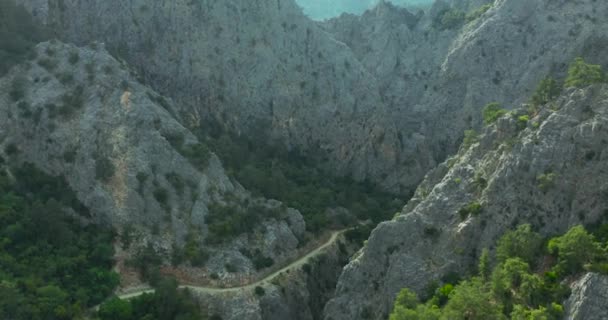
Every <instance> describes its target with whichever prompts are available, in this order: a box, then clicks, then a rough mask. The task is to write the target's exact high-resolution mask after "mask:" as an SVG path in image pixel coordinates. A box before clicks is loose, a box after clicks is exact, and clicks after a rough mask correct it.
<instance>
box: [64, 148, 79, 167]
mask: <svg viewBox="0 0 608 320" xmlns="http://www.w3.org/2000/svg"><path fill="white" fill-rule="evenodd" d="M76 155H77V151H76V149H74V148H70V149H68V150H66V151H65V152H63V160H65V162H67V163H74V161H76Z"/></svg>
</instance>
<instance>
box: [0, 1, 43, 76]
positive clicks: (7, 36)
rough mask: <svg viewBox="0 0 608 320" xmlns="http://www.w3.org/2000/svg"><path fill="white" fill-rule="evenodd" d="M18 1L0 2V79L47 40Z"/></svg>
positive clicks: (41, 28) (35, 21)
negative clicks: (36, 46) (38, 44)
mask: <svg viewBox="0 0 608 320" xmlns="http://www.w3.org/2000/svg"><path fill="white" fill-rule="evenodd" d="M18 3H19V1H17V2H16V1H13V0H2V1H0V21H2V23H0V77H1V76H4V75H5V74H6V73H7V72H8V71H9V70H10V68H12V67H13V66H15V65H17V64H19V63H21V62H23V61H25V59H27V58H28V56H30V55H31V54H32V53H34V52H35V51H34V46H35V45H36V44H37V43H39V42H42V41H44V40H46V39H47V38H48V34H49V33H48V32H47V31H46V30H45V29H44V27H43V26H42V25H41V24H40V23H38V21H37V20H36V19H34V18H33V17H32V16H31V14H30V13H29V12H28V11H27V10H26V9H25V8H24V7H23V6H21V5H17V4H18Z"/></svg>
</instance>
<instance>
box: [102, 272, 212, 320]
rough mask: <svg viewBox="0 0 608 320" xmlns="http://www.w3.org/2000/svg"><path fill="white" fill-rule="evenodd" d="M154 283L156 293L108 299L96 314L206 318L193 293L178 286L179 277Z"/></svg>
mask: <svg viewBox="0 0 608 320" xmlns="http://www.w3.org/2000/svg"><path fill="white" fill-rule="evenodd" d="M153 286H154V289H155V291H154V293H149V294H143V295H140V296H137V297H134V298H131V299H128V300H120V301H117V299H112V300H109V301H107V302H106V303H104V304H103V305H101V306H100V308H99V312H98V313H97V314H96V316H97V317H98V318H99V319H100V320H148V319H150V320H152V319H180V320H195V319H207V317H206V316H204V315H203V314H201V306H200V305H199V303H198V302H197V300H196V299H195V298H194V297H193V295H192V293H191V292H190V291H189V290H186V289H179V288H178V283H177V280H175V279H172V278H159V279H158V280H157V281H156V283H155V284H154V285H153ZM107 304H110V306H108V305H107ZM103 311H111V312H109V313H107V312H103ZM212 318H213V317H211V318H210V319H212ZM220 319H221V317H220Z"/></svg>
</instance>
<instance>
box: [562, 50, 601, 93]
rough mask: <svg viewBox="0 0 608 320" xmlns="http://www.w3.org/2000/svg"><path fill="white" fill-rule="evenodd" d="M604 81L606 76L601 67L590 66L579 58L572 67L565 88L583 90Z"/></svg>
mask: <svg viewBox="0 0 608 320" xmlns="http://www.w3.org/2000/svg"><path fill="white" fill-rule="evenodd" d="M604 81H605V76H604V72H603V71H602V67H601V66H600V65H595V64H588V63H586V62H585V60H583V58H580V57H579V58H576V59H575V60H574V62H573V63H572V64H571V65H570V69H568V77H567V78H566V82H565V84H564V86H565V87H566V88H569V87H576V88H581V87H585V86H588V85H591V84H594V83H600V82H604Z"/></svg>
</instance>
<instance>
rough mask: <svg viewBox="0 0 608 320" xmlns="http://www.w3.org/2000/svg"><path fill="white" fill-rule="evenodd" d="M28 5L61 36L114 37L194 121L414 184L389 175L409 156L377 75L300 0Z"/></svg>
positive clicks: (349, 170)
mask: <svg viewBox="0 0 608 320" xmlns="http://www.w3.org/2000/svg"><path fill="white" fill-rule="evenodd" d="M27 5H28V7H29V8H30V9H31V10H32V12H34V14H36V15H37V16H38V17H39V18H40V19H41V20H43V21H46V22H47V23H48V25H50V26H53V28H54V29H55V30H56V32H57V34H58V35H59V36H60V37H61V38H63V39H66V40H69V41H71V42H76V43H78V44H86V43H88V42H90V41H91V40H93V39H96V40H99V41H103V42H105V43H106V45H107V46H108V48H109V49H111V51H112V52H113V53H115V54H116V55H118V56H120V57H123V58H124V59H125V60H126V61H128V62H129V63H130V65H132V66H134V67H135V68H136V69H137V70H139V71H140V73H141V74H142V77H143V79H145V81H146V82H147V83H150V84H151V85H152V86H153V87H154V88H155V89H156V90H157V91H159V92H161V93H163V94H166V95H168V96H170V97H172V98H174V99H175V100H176V101H179V102H180V103H181V108H180V114H181V115H182V116H183V119H184V123H186V124H188V126H197V125H199V124H200V123H205V122H209V121H219V122H220V123H221V124H222V125H223V126H224V127H227V128H230V129H231V130H232V131H233V132H236V133H243V134H247V135H248V136H250V137H253V138H254V141H256V142H257V143H262V141H260V139H265V138H263V137H266V135H269V136H270V137H271V139H272V141H275V142H277V143H281V144H283V145H284V146H285V147H286V148H287V149H290V150H293V149H298V150H301V151H306V152H307V153H308V154H309V155H311V156H314V155H316V156H319V159H320V160H321V159H328V160H329V161H328V162H321V161H320V163H328V165H327V166H326V167H328V168H331V169H334V170H336V172H337V173H338V174H352V175H353V176H355V177H356V178H358V179H360V180H363V179H372V180H375V181H377V182H382V181H384V184H385V185H387V186H388V185H389V184H390V185H393V186H394V187H397V189H398V185H399V183H398V182H404V183H405V184H409V186H410V187H411V186H413V185H415V182H412V181H410V180H408V179H405V177H400V178H399V180H397V179H395V178H393V177H388V176H387V172H388V170H389V169H390V168H397V167H399V165H400V163H401V160H402V159H401V157H400V154H401V151H400V149H401V147H400V145H399V142H398V134H397V130H396V128H395V125H393V124H391V123H390V121H388V122H387V121H385V120H386V117H385V116H384V115H386V111H385V105H384V104H383V103H382V102H381V98H380V94H379V89H378V86H377V81H376V79H375V78H374V76H373V75H371V74H370V73H369V72H367V70H366V69H365V68H363V66H362V65H361V63H360V62H359V61H358V60H357V58H356V57H355V56H354V55H353V53H352V51H351V50H350V49H349V48H348V47H347V46H345V45H344V44H343V43H341V42H339V41H336V40H335V39H334V38H333V37H332V36H330V35H329V34H327V33H326V32H325V31H323V30H321V29H320V28H319V27H318V26H317V25H316V24H315V23H314V22H312V21H311V20H309V19H308V18H307V17H305V16H304V15H303V14H302V13H301V10H300V8H299V7H297V5H296V4H295V2H294V1H293V0H279V1H274V0H273V1H271V0H259V1H245V0H231V1H215V0H209V1H187V0H180V1H149V0H138V1H129V2H124V1H118V0H116V1H98V0H89V1H71V0H70V1H55V0H49V1H46V0H30V1H28V3H27ZM272 141H268V142H267V143H273V142H272ZM264 143H266V142H264ZM402 178H403V179H402ZM389 180H390V183H389Z"/></svg>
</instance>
